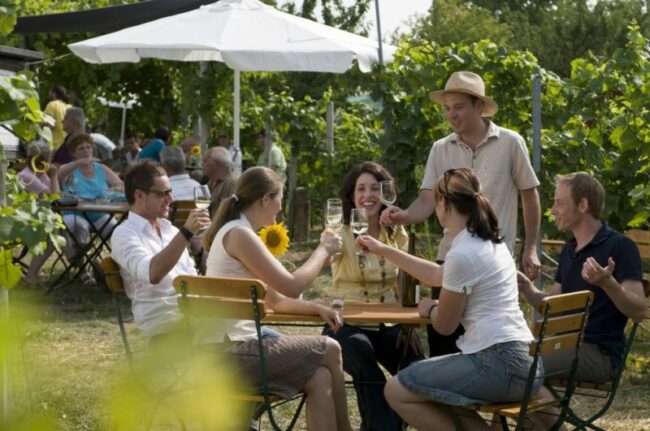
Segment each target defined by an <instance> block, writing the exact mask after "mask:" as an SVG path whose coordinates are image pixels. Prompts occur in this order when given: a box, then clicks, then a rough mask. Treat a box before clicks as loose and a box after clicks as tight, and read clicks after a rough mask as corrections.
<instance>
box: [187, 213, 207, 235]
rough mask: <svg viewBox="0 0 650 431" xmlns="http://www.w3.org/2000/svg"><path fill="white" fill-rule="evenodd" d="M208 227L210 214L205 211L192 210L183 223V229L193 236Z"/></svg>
mask: <svg viewBox="0 0 650 431" xmlns="http://www.w3.org/2000/svg"><path fill="white" fill-rule="evenodd" d="M208 226H210V213H208V210H206V209H199V208H195V209H193V210H192V211H190V214H189V215H188V216H187V220H186V221H185V227H186V228H187V229H188V230H189V231H190V232H192V233H193V234H196V233H197V232H199V231H200V230H201V229H204V228H206V227H208Z"/></svg>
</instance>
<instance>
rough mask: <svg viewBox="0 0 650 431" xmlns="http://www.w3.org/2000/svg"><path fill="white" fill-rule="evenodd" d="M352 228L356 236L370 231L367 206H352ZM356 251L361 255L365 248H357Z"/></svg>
mask: <svg viewBox="0 0 650 431" xmlns="http://www.w3.org/2000/svg"><path fill="white" fill-rule="evenodd" d="M350 228H351V229H352V233H354V236H355V237H357V236H359V235H363V234H364V233H366V232H367V231H368V215H367V214H366V209H365V208H352V210H351V211H350ZM354 253H355V254H356V255H357V256H361V255H362V254H363V250H356V251H355V252H354Z"/></svg>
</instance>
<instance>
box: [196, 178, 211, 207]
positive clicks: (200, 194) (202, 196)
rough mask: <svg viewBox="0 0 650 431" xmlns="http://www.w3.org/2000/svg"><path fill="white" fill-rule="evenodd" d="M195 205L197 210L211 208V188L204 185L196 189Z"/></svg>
mask: <svg viewBox="0 0 650 431" xmlns="http://www.w3.org/2000/svg"><path fill="white" fill-rule="evenodd" d="M194 204H195V205H196V207H197V208H199V209H202V210H207V209H208V207H209V206H210V188H209V187H208V186H207V185H205V184H203V185H200V186H198V187H195V188H194Z"/></svg>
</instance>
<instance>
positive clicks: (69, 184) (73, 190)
mask: <svg viewBox="0 0 650 431" xmlns="http://www.w3.org/2000/svg"><path fill="white" fill-rule="evenodd" d="M64 191H65V192H66V193H68V194H69V195H72V196H76V194H77V178H76V177H75V176H74V172H70V175H69V176H68V178H66V180H65V190H64Z"/></svg>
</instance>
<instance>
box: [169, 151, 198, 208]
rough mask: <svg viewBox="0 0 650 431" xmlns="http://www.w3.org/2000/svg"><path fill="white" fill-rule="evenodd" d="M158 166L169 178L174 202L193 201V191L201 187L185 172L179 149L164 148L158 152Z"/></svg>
mask: <svg viewBox="0 0 650 431" xmlns="http://www.w3.org/2000/svg"><path fill="white" fill-rule="evenodd" d="M160 164H161V165H162V167H163V169H164V170H165V171H166V172H167V175H168V176H169V182H170V183H171V185H172V194H173V195H174V200H176V201H193V200H194V189H196V188H198V187H200V186H201V184H199V183H198V181H196V180H193V179H192V178H190V174H188V173H187V172H185V154H183V150H182V149H181V148H180V147H165V148H163V150H162V151H161V152H160Z"/></svg>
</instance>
